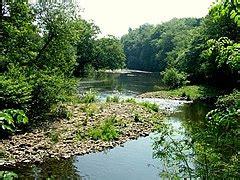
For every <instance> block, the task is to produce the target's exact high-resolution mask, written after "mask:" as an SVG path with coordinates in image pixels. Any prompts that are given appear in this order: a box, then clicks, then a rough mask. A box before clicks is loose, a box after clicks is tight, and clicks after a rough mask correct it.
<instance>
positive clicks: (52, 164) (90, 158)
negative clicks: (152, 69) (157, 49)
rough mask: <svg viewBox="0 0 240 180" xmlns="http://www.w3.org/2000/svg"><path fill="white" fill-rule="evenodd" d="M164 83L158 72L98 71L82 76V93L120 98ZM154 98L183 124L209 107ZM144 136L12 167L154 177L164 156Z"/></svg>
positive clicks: (96, 179)
mask: <svg viewBox="0 0 240 180" xmlns="http://www.w3.org/2000/svg"><path fill="white" fill-rule="evenodd" d="M156 86H161V81H160V76H159V74H154V73H147V72H139V71H125V72H122V73H99V74H97V75H96V76H95V77H93V78H91V79H89V78H84V79H82V81H81V83H80V86H79V91H80V93H83V92H85V91H87V90H89V89H90V88H91V89H94V90H96V91H98V93H99V97H100V99H101V100H104V99H105V98H106V97H107V96H109V95H118V96H120V97H121V98H126V97H135V96H136V95H138V94H141V93H144V92H149V91H154V89H155V88H156ZM144 100H145V101H153V102H155V103H157V104H159V106H160V107H161V108H163V109H169V110H171V111H173V112H174V113H173V114H172V115H171V117H169V120H170V121H171V122H172V123H173V125H174V126H176V127H181V122H182V121H183V120H194V121H197V120H200V119H202V118H203V117H204V116H205V114H206V112H207V111H208V110H209V107H207V106H205V105H203V104H199V103H195V104H189V103H186V102H184V101H174V100H163V99H147V98H146V99H144ZM154 136H157V134H154V133H153V134H151V135H150V136H148V137H141V138H138V139H137V140H131V141H128V142H126V143H125V144H124V145H123V146H118V147H115V148H113V149H111V150H108V151H105V152H100V153H92V154H87V155H84V156H75V157H72V158H70V159H68V160H60V161H57V160H52V159H50V160H48V161H47V162H44V163H41V164H30V165H24V166H23V165H22V166H18V167H15V168H12V169H11V170H13V171H15V172H17V173H18V174H19V177H20V179H42V178H47V177H48V178H57V179H84V180H85V179H86V180H128V179H129V180H155V179H160V177H159V172H160V170H161V168H162V166H161V164H162V163H161V160H160V159H154V158H153V150H152V144H153V142H154V140H153V137H154Z"/></svg>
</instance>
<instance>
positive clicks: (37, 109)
mask: <svg viewBox="0 0 240 180" xmlns="http://www.w3.org/2000/svg"><path fill="white" fill-rule="evenodd" d="M31 83H33V91H32V107H31V115H33V116H39V115H41V114H44V113H47V112H50V110H51V107H52V105H55V104H57V103H59V102H64V101H67V96H68V95H71V94H72V92H73V88H74V87H75V81H74V80H70V79H69V78H65V77H64V75H61V74H60V75H59V74H56V75H51V74H48V73H47V72H42V73H39V74H37V76H36V77H35V78H34V79H32V80H31Z"/></svg>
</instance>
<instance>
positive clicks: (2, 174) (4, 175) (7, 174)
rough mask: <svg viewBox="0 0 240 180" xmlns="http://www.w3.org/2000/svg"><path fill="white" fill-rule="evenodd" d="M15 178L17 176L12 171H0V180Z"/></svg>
mask: <svg viewBox="0 0 240 180" xmlns="http://www.w3.org/2000/svg"><path fill="white" fill-rule="evenodd" d="M17 178H18V175H17V174H16V173H14V172H12V171H0V179H3V180H12V179H17Z"/></svg>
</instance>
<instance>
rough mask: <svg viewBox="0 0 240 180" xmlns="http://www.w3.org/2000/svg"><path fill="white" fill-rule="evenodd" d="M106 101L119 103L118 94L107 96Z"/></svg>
mask: <svg viewBox="0 0 240 180" xmlns="http://www.w3.org/2000/svg"><path fill="white" fill-rule="evenodd" d="M106 102H115V103H119V102H120V97H119V96H108V97H107V99H106Z"/></svg>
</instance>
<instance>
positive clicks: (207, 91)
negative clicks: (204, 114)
mask: <svg viewBox="0 0 240 180" xmlns="http://www.w3.org/2000/svg"><path fill="white" fill-rule="evenodd" d="M222 93H223V92H222V91H220V90H219V89H216V88H213V87H208V86H196V85H194V86H183V87H181V88H177V89H172V90H160V91H157V92H154V93H152V95H153V96H156V97H161V98H186V97H189V99H190V100H196V99H199V98H204V97H216V96H218V95H221V94H222Z"/></svg>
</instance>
